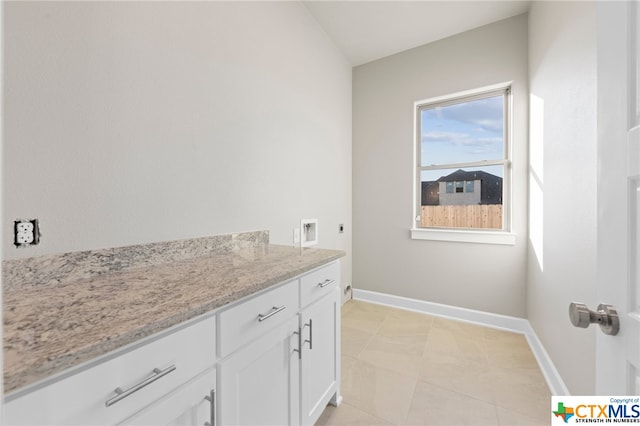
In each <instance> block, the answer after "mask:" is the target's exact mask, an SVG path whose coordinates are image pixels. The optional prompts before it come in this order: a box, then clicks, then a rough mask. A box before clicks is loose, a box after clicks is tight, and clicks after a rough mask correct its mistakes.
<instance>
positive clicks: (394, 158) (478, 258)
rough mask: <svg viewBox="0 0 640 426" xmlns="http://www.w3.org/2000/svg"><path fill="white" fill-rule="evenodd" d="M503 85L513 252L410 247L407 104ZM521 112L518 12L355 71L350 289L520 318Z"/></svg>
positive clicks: (523, 31) (523, 25)
mask: <svg viewBox="0 0 640 426" xmlns="http://www.w3.org/2000/svg"><path fill="white" fill-rule="evenodd" d="M506 81H513V86H512V87H513V97H514V114H513V119H514V131H513V176H514V178H513V179H514V190H513V205H514V208H513V230H514V231H515V233H517V237H516V245H515V246H497V245H487V244H471V243H451V242H439V241H423V240H412V239H411V238H410V233H409V229H410V227H411V225H412V223H411V220H412V217H413V199H414V198H413V197H414V196H413V193H412V182H413V180H414V170H413V167H412V164H413V117H414V111H413V103H414V102H415V101H418V100H423V99H427V98H431V97H435V96H440V95H447V94H451V93H456V92H460V91H464V90H469V89H475V88H479V87H484V86H488V85H491V84H496V83H502V82H506ZM527 107H528V88H527V18H526V15H521V16H517V17H514V18H510V19H507V20H504V21H500V22H497V23H494V24H491V25H487V26H484V27H481V28H479V29H475V30H472V31H468V32H465V33H462V34H459V35H456V36H453V37H450V38H447V39H443V40H440V41H437V42H434V43H431V44H428V45H425V46H421V47H418V48H415V49H412V50H408V51H406V52H402V53H399V54H396V55H393V56H390V57H387V58H384V59H380V60H378V61H374V62H371V63H368V64H365V65H361V66H359V67H356V68H355V69H354V73H353V160H354V161H353V193H354V198H353V216H354V231H353V232H354V258H353V274H354V275H353V277H354V278H353V282H354V287H355V288H358V289H363V290H370V291H377V292H382V293H387V294H393V295H398V296H404V297H410V298H416V299H421V300H427V301H429V302H436V303H444V304H448V305H454V306H459V307H465V308H471V309H478V310H481V311H487V312H493V313H499V314H505V315H514V316H518V317H524V316H525V303H526V302H525V291H526V290H525V279H526V248H527V223H526V221H527V219H526V218H527V216H526V215H527V210H526V202H527V199H526V190H527V184H526V179H527V160H526V156H527V114H528V112H527Z"/></svg>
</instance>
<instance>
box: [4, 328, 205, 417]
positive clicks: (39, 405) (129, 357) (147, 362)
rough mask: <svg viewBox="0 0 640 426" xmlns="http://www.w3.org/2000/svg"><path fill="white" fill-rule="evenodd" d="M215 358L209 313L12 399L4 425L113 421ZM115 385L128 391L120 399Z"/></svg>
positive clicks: (136, 409) (186, 377)
mask: <svg viewBox="0 0 640 426" xmlns="http://www.w3.org/2000/svg"><path fill="white" fill-rule="evenodd" d="M214 362H215V317H211V318H208V319H205V320H202V321H199V322H196V323H193V324H191V325H189V326H188V327H186V328H184V329H181V330H178V331H175V332H173V333H171V334H169V335H167V336H164V337H161V338H159V339H158V340H155V341H151V342H149V343H146V344H143V345H142V346H140V347H137V348H136V349H132V350H130V351H129V352H125V353H123V354H121V355H118V356H116V357H115V358H112V359H109V360H107V361H104V362H101V363H99V364H97V365H95V366H93V367H91V368H88V369H86V370H84V371H81V372H79V373H77V374H74V375H71V376H69V377H67V378H64V379H61V380H60V381H57V382H54V383H52V384H51V385H48V386H46V387H43V388H41V389H38V390H35V391H33V392H31V393H28V394H26V395H24V396H21V397H19V398H17V399H15V400H12V401H10V402H9V403H7V404H6V405H5V407H4V408H5V410H4V414H5V417H4V421H5V424H6V425H52V424H56V425H95V424H102V425H104V424H115V423H117V422H119V421H122V420H123V419H125V418H126V417H128V416H130V415H132V414H134V413H136V412H138V411H139V410H141V409H142V408H144V407H145V406H147V405H149V404H150V403H152V402H154V401H155V400H157V399H158V398H160V397H162V396H163V395H165V394H167V393H169V392H170V391H172V390H173V389H175V388H177V387H178V386H180V385H181V384H183V383H185V382H187V381H188V380H189V379H191V378H193V377H195V376H196V375H197V374H198V373H200V372H201V371H203V370H205V369H206V368H207V367H210V366H211V365H213V363H214ZM143 384H144V386H142V385H143ZM116 388H120V389H121V390H122V391H124V392H125V393H126V394H128V395H127V396H125V397H123V398H121V399H120V400H118V401H116V399H117V398H116V397H118V396H119V395H118V393H116V391H115V390H116ZM136 388H139V389H138V390H135V391H133V389H136ZM125 393H122V394H120V396H122V395H125ZM114 398H116V399H114ZM107 404H109V406H107Z"/></svg>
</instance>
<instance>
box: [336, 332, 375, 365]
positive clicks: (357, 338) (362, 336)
mask: <svg viewBox="0 0 640 426" xmlns="http://www.w3.org/2000/svg"><path fill="white" fill-rule="evenodd" d="M374 335H375V334H374V333H372V332H370V331H363V330H358V329H356V328H351V327H347V326H345V325H344V324H343V325H342V339H341V346H342V355H348V356H352V357H354V358H355V357H357V356H358V355H359V354H360V352H362V350H363V349H364V347H365V346H366V345H367V343H369V341H370V340H371V339H372V338H373V336H374Z"/></svg>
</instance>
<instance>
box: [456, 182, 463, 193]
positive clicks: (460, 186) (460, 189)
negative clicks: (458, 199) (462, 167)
mask: <svg viewBox="0 0 640 426" xmlns="http://www.w3.org/2000/svg"><path fill="white" fill-rule="evenodd" d="M456 192H464V182H456Z"/></svg>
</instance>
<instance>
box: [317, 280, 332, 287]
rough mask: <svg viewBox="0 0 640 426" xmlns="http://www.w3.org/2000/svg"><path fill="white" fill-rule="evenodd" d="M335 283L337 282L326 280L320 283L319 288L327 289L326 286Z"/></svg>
mask: <svg viewBox="0 0 640 426" xmlns="http://www.w3.org/2000/svg"><path fill="white" fill-rule="evenodd" d="M334 282H335V280H330V279H329V278H327V279H326V280H324V282H321V283H318V287H320V288H325V287H326V286H328V285H329V284H333V283H334Z"/></svg>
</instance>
